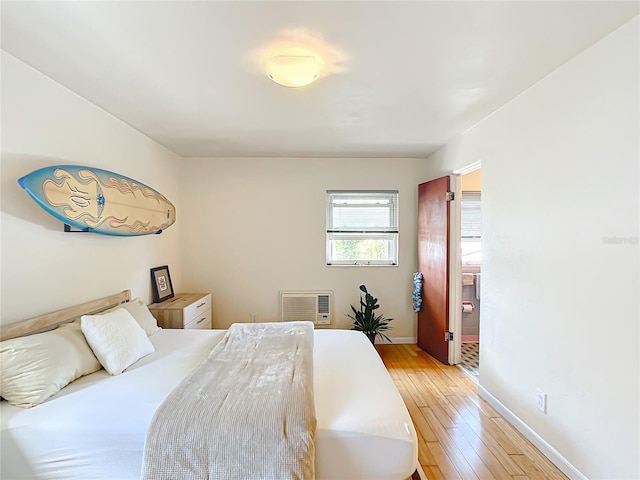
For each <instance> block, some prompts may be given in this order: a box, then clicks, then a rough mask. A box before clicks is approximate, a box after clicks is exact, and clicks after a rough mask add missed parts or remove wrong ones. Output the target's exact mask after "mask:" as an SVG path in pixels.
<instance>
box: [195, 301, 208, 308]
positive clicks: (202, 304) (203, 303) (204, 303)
mask: <svg viewBox="0 0 640 480" xmlns="http://www.w3.org/2000/svg"><path fill="white" fill-rule="evenodd" d="M206 304H207V302H202V303H201V304H200V305H198V306H197V307H196V308H200V307H202V306H204V305H206Z"/></svg>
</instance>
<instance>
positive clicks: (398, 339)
mask: <svg viewBox="0 0 640 480" xmlns="http://www.w3.org/2000/svg"><path fill="white" fill-rule="evenodd" d="M389 340H391V343H395V344H401V343H416V342H417V341H418V339H417V338H416V337H389ZM376 343H389V342H387V341H386V340H383V341H380V338H378V337H376Z"/></svg>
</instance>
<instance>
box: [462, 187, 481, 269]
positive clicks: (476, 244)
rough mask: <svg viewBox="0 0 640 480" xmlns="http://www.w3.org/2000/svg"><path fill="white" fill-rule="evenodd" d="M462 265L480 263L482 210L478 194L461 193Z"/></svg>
mask: <svg viewBox="0 0 640 480" xmlns="http://www.w3.org/2000/svg"><path fill="white" fill-rule="evenodd" d="M460 230H461V237H462V243H461V245H462V264H463V265H480V264H481V262H482V255H481V254H482V210H481V197H480V192H471V191H469V192H462V201H461V202H460Z"/></svg>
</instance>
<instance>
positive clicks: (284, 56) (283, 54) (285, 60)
mask: <svg viewBox="0 0 640 480" xmlns="http://www.w3.org/2000/svg"><path fill="white" fill-rule="evenodd" d="M322 64H323V62H322V59H321V58H320V57H319V56H318V55H317V54H315V53H314V52H312V51H310V50H305V49H300V48H292V49H288V50H286V51H279V52H276V53H274V54H273V55H272V56H270V57H269V58H267V60H266V63H265V70H266V72H267V75H268V76H269V78H270V79H271V80H273V81H274V82H276V83H278V84H280V85H283V86H285V87H294V88H295V87H304V86H305V85H309V84H311V83H313V82H315V81H316V80H317V79H318V78H319V77H320V74H321V73H322Z"/></svg>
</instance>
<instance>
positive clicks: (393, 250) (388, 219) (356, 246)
mask: <svg viewBox="0 0 640 480" xmlns="http://www.w3.org/2000/svg"><path fill="white" fill-rule="evenodd" d="M397 264H398V191H397V190H378V191H362V190H342V191H338V190H328V191H327V265H397Z"/></svg>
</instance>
